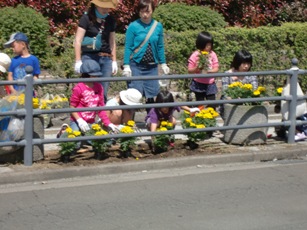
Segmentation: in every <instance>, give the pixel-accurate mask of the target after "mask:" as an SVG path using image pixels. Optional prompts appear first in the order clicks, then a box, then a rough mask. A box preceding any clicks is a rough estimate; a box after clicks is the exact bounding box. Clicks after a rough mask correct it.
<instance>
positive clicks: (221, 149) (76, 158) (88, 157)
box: [33, 140, 231, 168]
mask: <svg viewBox="0 0 307 230" xmlns="http://www.w3.org/2000/svg"><path fill="white" fill-rule="evenodd" d="M230 152H231V151H230V149H229V148H225V146H224V145H223V144H221V143H220V142H219V143H218V142H216V143H212V142H207V143H206V142H205V141H204V142H202V143H199V146H198V148H197V149H193V150H191V149H190V147H189V146H188V145H187V141H184V140H176V142H175V146H174V147H168V150H167V151H165V152H161V153H153V152H152V150H151V147H150V145H149V144H148V143H141V144H138V145H137V146H135V147H134V148H133V149H132V150H131V154H129V156H128V157H126V156H125V155H124V154H123V153H122V152H121V151H120V150H119V145H116V144H115V145H113V146H112V147H111V148H110V149H109V151H108V152H106V153H104V154H103V155H102V156H97V154H95V153H94V151H93V150H92V147H91V146H83V147H82V148H81V149H80V150H79V151H78V152H77V153H76V154H74V155H72V156H70V159H69V162H67V163H64V162H63V159H61V156H60V155H59V153H58V151H57V150H54V151H48V152H46V153H45V159H44V160H42V161H39V162H35V163H34V164H33V166H34V167H42V168H54V167H71V166H91V165H100V164H107V163H114V162H128V161H142V160H147V159H161V158H176V157H184V156H193V155H213V154H215V155H216V154H225V153H230ZM99 157H100V159H98V158H99Z"/></svg>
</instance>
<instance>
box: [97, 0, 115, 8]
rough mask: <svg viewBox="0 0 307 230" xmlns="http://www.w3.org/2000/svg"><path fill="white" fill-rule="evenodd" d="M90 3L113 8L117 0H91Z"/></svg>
mask: <svg viewBox="0 0 307 230" xmlns="http://www.w3.org/2000/svg"><path fill="white" fill-rule="evenodd" d="M91 3H93V4H95V5H96V6H99V7H101V8H110V9H114V8H116V7H117V4H118V1H117V0H92V1H91Z"/></svg>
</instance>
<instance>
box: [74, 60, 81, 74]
mask: <svg viewBox="0 0 307 230" xmlns="http://www.w3.org/2000/svg"><path fill="white" fill-rule="evenodd" d="M81 65H82V61H81V60H79V61H76V62H75V72H76V73H80V68H81Z"/></svg>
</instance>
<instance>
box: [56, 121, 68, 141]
mask: <svg viewBox="0 0 307 230" xmlns="http://www.w3.org/2000/svg"><path fill="white" fill-rule="evenodd" d="M67 127H68V124H66V123H64V124H63V125H62V126H61V129H60V131H59V132H58V133H57V134H56V138H60V137H61V135H62V134H63V132H65V130H66V128H67Z"/></svg>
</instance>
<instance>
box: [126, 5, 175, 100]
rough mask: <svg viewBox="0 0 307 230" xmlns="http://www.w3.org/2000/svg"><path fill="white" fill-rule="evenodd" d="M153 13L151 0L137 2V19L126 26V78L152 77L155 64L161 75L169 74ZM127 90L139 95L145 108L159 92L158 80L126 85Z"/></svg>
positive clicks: (159, 28) (157, 23) (160, 30)
mask: <svg viewBox="0 0 307 230" xmlns="http://www.w3.org/2000/svg"><path fill="white" fill-rule="evenodd" d="M154 10H155V4H154V1H153V0H140V1H139V3H138V6H137V12H138V13H139V17H140V18H139V19H137V20H136V21H134V22H132V23H130V25H129V27H128V29H127V32H126V42H125V52H124V66H123V67H124V69H123V75H124V76H126V77H131V76H156V75H158V64H161V68H162V70H163V72H164V74H169V72H170V69H169V67H168V66H167V65H166V61H165V53H164V41H163V26H162V24H161V23H159V22H157V21H155V20H154V19H153V18H152V13H153V12H154ZM149 35H150V36H149ZM128 88H135V89H137V90H138V91H140V92H141V93H142V95H143V96H145V97H146V103H147V104H148V103H154V97H155V96H157V95H158V93H159V91H160V85H159V81H158V80H141V81H130V82H128Z"/></svg>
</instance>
